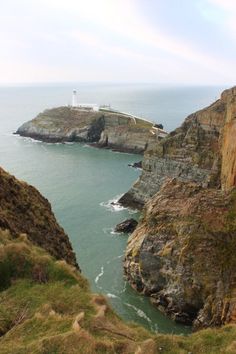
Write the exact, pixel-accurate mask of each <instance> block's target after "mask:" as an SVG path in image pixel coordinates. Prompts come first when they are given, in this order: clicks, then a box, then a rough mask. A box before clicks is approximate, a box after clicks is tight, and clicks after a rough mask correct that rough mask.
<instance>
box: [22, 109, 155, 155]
mask: <svg viewBox="0 0 236 354" xmlns="http://www.w3.org/2000/svg"><path fill="white" fill-rule="evenodd" d="M151 128H152V123H150V122H148V121H145V120H142V119H138V118H132V117H130V116H128V115H125V114H121V113H113V112H104V111H99V112H93V111H82V110H79V109H75V108H71V107H58V108H53V109H48V110H45V111H44V112H43V113H40V114H39V115H38V116H37V117H36V118H35V119H33V120H31V121H29V122H26V123H24V124H23V125H22V126H21V127H20V128H19V129H18V130H17V134H20V135H22V136H27V137H31V138H34V139H38V140H42V141H46V142H65V141H81V142H88V143H96V144H97V146H100V147H107V148H111V149H116V150H121V151H128V152H134V153H143V151H144V150H145V149H146V147H147V144H148V141H149V140H150V139H152V140H153V139H154V137H153V134H152V133H151V132H150V130H151Z"/></svg>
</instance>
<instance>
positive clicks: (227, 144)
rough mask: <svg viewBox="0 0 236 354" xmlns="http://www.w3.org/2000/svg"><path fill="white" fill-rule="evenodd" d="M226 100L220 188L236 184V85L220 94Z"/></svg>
mask: <svg viewBox="0 0 236 354" xmlns="http://www.w3.org/2000/svg"><path fill="white" fill-rule="evenodd" d="M222 99H223V100H224V101H225V102H226V107H227V109H226V119H225V125H224V129H223V134H222V170H221V182H222V188H223V189H226V190H227V189H228V188H230V187H232V186H236V144H235V140H236V87H234V88H233V89H231V90H226V91H225V92H223V94H222Z"/></svg>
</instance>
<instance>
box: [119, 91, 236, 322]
mask: <svg viewBox="0 0 236 354" xmlns="http://www.w3.org/2000/svg"><path fill="white" fill-rule="evenodd" d="M235 98H236V89H235V88H232V89H230V90H226V91H224V92H223V94H222V96H221V99H220V100H218V101H217V102H215V103H214V104H213V105H211V106H210V107H208V108H206V109H204V110H201V111H199V112H197V113H195V114H193V115H191V116H189V117H188V118H187V119H186V121H185V122H184V124H183V125H182V126H181V127H180V128H178V129H176V130H175V131H174V132H173V133H171V134H170V136H169V137H167V138H166V139H164V140H163V141H162V142H160V143H158V144H153V145H152V146H149V148H148V150H147V152H146V153H145V157H144V162H143V168H144V171H143V174H142V176H141V178H140V180H139V181H138V182H137V183H136V184H135V185H134V187H133V188H132V189H131V191H130V192H128V194H126V195H124V197H123V200H124V202H125V203H127V204H128V205H130V204H132V203H133V206H136V207H137V203H138V205H139V206H142V205H143V203H144V202H145V201H148V202H147V204H146V205H145V207H144V211H143V214H144V215H143V218H142V219H141V220H140V222H139V226H138V228H137V229H136V230H135V232H134V233H133V234H132V235H131V236H130V238H129V241H128V246H127V250H126V256H125V263H124V266H125V272H126V275H127V278H128V279H129V281H130V283H131V284H132V286H133V287H135V288H136V289H137V290H138V291H141V292H144V293H146V294H147V295H149V296H151V298H152V299H153V302H154V303H155V304H156V305H157V306H158V307H159V308H160V309H161V310H162V311H164V312H165V313H167V314H168V315H169V316H171V317H172V318H173V319H175V320H176V321H181V322H184V323H189V324H191V323H193V324H194V327H195V328H201V327H206V326H214V325H221V324H225V323H230V322H235V321H236V296H235V294H236V276H235V266H236V258H235V252H236V191H235V189H233V187H234V186H235V181H236V170H235V159H236V139H235V112H236V100H235ZM220 186H222V188H220Z"/></svg>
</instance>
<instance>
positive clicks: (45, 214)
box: [0, 167, 78, 267]
mask: <svg viewBox="0 0 236 354" xmlns="http://www.w3.org/2000/svg"><path fill="white" fill-rule="evenodd" d="M0 228H2V229H7V230H9V231H10V232H11V234H12V235H13V236H14V235H18V234H22V233H24V234H27V235H28V238H29V240H31V241H32V242H33V243H34V244H36V245H38V246H40V247H42V248H44V249H45V250H47V251H48V252H49V253H50V254H51V255H52V256H54V257H55V258H56V259H64V260H65V261H67V262H68V263H69V264H71V265H73V266H76V267H78V265H77V262H76V258H75V254H74V252H73V250H72V246H71V244H70V241H69V238H68V236H67V235H66V234H65V232H64V230H63V229H62V227H61V226H59V225H58V223H57V221H56V218H55V216H54V214H53V212H52V209H51V205H50V203H49V202H48V200H47V199H46V198H44V197H43V196H42V195H41V194H40V193H39V192H38V191H37V189H35V188H34V187H32V186H30V185H28V184H27V183H26V182H21V181H19V180H17V179H16V178H15V177H14V176H12V175H10V174H8V173H7V172H5V171H4V170H3V169H2V168H1V167H0Z"/></svg>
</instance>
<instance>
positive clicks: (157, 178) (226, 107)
mask: <svg viewBox="0 0 236 354" xmlns="http://www.w3.org/2000/svg"><path fill="white" fill-rule="evenodd" d="M235 97H236V89H235V88H232V89H230V90H226V91H224V92H223V94H222V96H221V98H220V99H219V100H217V101H216V102H215V103H213V104H212V105H211V106H209V107H207V108H205V109H202V110H200V111H198V112H196V113H194V114H191V115H190V116H189V117H187V119H186V120H185V121H184V123H183V124H182V126H181V127H180V128H177V129H176V130H174V131H173V132H172V133H170V134H169V136H168V137H167V138H165V139H163V140H162V141H160V142H159V143H156V142H154V143H153V144H149V146H148V148H147V150H146V152H145V155H144V160H143V172H142V175H141V177H140V178H139V180H138V181H137V182H136V183H135V184H134V186H133V187H132V188H131V190H130V191H129V192H127V193H126V194H125V195H124V196H123V197H122V199H121V200H120V202H121V203H122V204H124V205H126V206H131V207H132V206H135V205H136V206H138V207H142V206H143V205H144V204H145V202H147V201H148V200H149V199H150V197H152V196H153V195H154V194H155V193H156V192H158V191H159V190H160V187H161V186H162V184H163V183H164V181H165V179H166V178H178V179H179V180H180V181H186V182H187V181H195V182H197V183H200V184H201V185H202V186H203V187H207V186H220V183H221V182H220V174H221V161H222V142H223V146H224V148H223V169H222V173H223V178H224V179H225V183H226V184H227V183H228V184H231V185H232V178H233V177H232V176H233V175H235V168H236V167H235V166H236V165H235V158H234V157H233V156H235V154H234V153H233V151H232V149H234V148H235V145H234V144H232V142H233V140H234V137H235V111H236V103H235ZM226 121H227V123H226ZM225 123H226V124H225ZM223 129H224V138H223V139H222V136H223ZM232 145H233V146H234V147H232ZM234 151H235V150H234ZM229 154H230V155H231V159H232V161H231V162H230V163H229V158H228V155H229ZM230 169H231V170H232V169H234V172H232V173H231V172H230V173H229V170H230ZM226 176H227V177H226ZM230 176H231V177H230ZM228 179H231V182H227V181H228Z"/></svg>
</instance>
